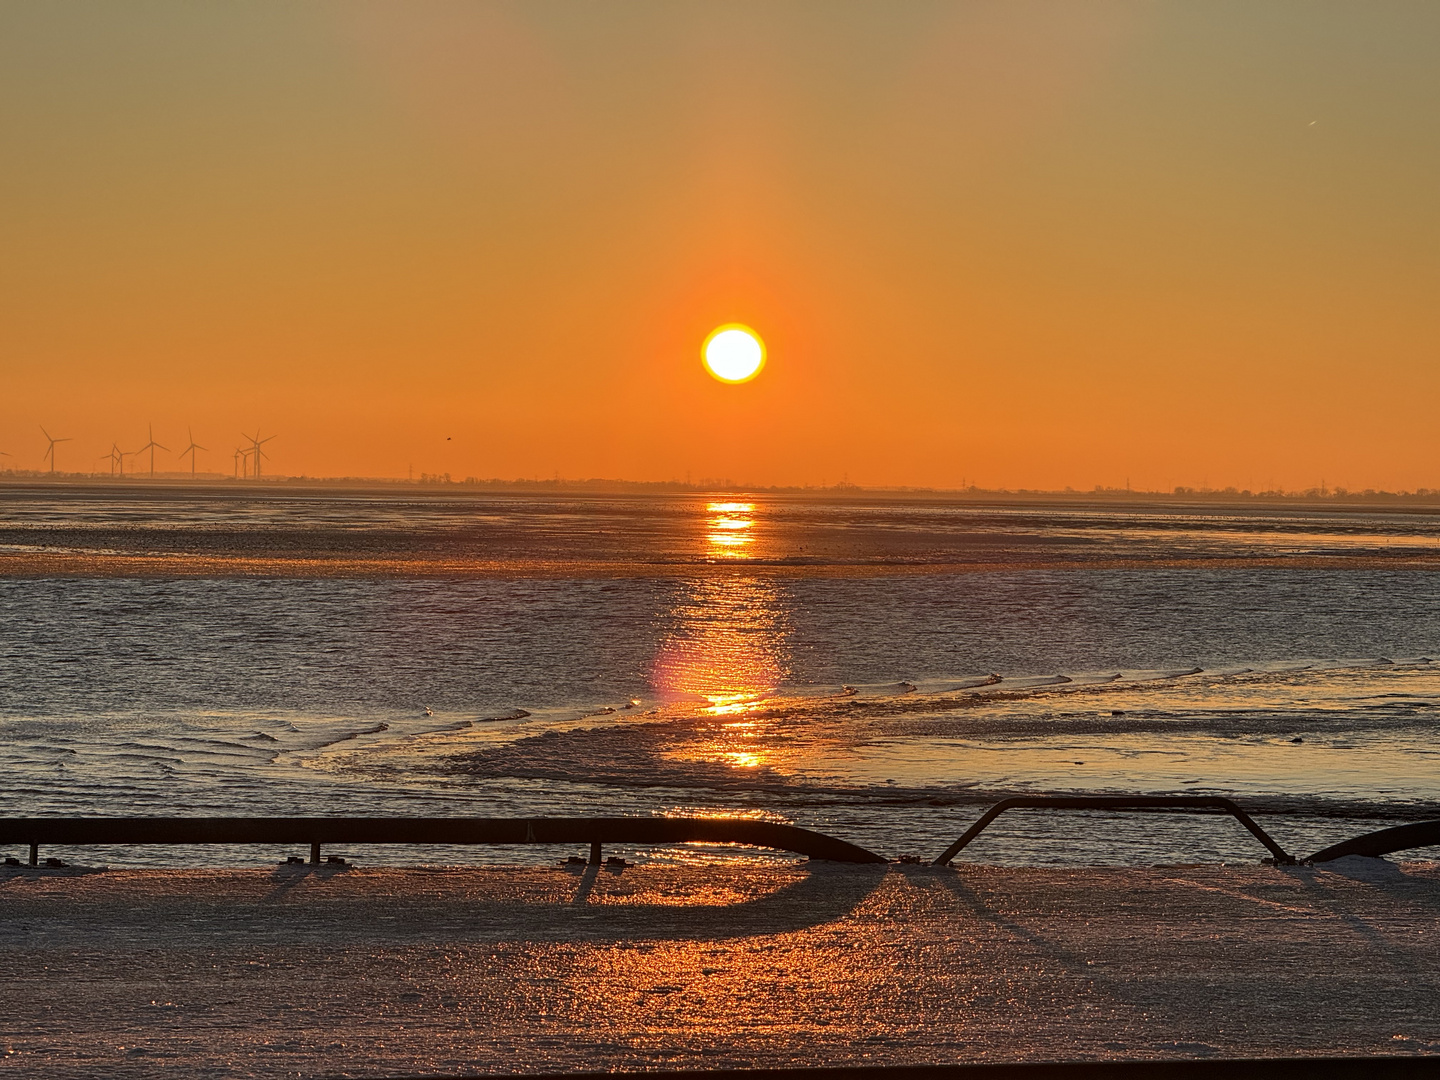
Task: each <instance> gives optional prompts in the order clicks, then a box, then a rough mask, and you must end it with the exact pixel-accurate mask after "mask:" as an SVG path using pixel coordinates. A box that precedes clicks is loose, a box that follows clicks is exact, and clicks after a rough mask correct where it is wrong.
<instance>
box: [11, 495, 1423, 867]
mask: <svg viewBox="0 0 1440 1080" xmlns="http://www.w3.org/2000/svg"><path fill="white" fill-rule="evenodd" d="M0 509H3V516H0V658H3V666H0V768H3V769H4V770H5V773H6V775H7V777H8V779H9V782H8V784H7V786H6V789H5V790H4V791H3V792H0V811H3V812H6V813H11V814H19V813H25V814H78V813H103V814H173V813H214V814H296V815H311V814H328V813H344V814H391V813H393V814H406V813H408V814H482V815H493V816H499V815H535V814H540V813H551V814H570V815H583V814H614V813H642V814H644V813H752V814H761V815H764V816H766V817H770V818H773V819H775V820H780V821H789V822H793V823H796V824H801V825H805V826H809V827H812V828H818V829H821V830H824V831H830V832H833V833H835V834H836V835H840V836H843V837H844V838H846V839H849V840H852V841H854V842H856V843H861V844H864V845H866V846H869V847H872V848H874V849H875V850H878V851H880V852H882V853H884V854H887V855H898V854H900V853H903V852H916V853H920V854H933V853H934V852H937V851H938V850H940V849H942V848H943V847H944V846H945V845H946V844H948V843H949V841H950V840H952V839H954V837H955V835H957V834H958V832H960V831H962V830H963V828H964V826H965V825H966V824H968V822H969V821H970V820H973V819H974V817H975V816H976V815H977V814H978V813H979V812H980V809H981V807H982V806H983V805H984V804H985V803H987V802H989V801H992V800H994V799H997V798H1000V797H1003V796H1004V795H1007V794H1013V793H1043V792H1086V791H1093V792H1140V791H1143V792H1178V793H1205V794H1212V793H1218V794H1226V795H1232V796H1235V797H1237V798H1241V799H1242V800H1244V801H1245V803H1246V805H1247V806H1249V807H1251V808H1252V809H1254V810H1255V811H1256V812H1257V813H1260V814H1263V815H1267V818H1266V821H1267V825H1268V826H1269V827H1270V828H1271V829H1272V831H1274V832H1275V834H1276V835H1277V838H1279V839H1281V841H1282V843H1285V844H1286V845H1287V846H1289V847H1292V848H1294V849H1296V850H1297V851H1301V852H1304V851H1307V850H1313V849H1315V848H1318V847H1320V846H1324V844H1327V843H1330V842H1332V841H1334V840H1338V839H1341V838H1344V837H1346V836H1350V835H1354V834H1355V833H1357V832H1363V831H1368V830H1369V829H1371V828H1378V827H1381V826H1382V825H1384V824H1390V823H1394V822H1396V821H1400V820H1409V819H1413V818H1416V817H1426V816H1434V813H1433V808H1434V807H1435V805H1436V804H1437V803H1440V769H1437V767H1436V766H1437V764H1440V762H1437V750H1436V747H1435V733H1436V718H1437V711H1436V710H1437V702H1440V696H1437V695H1440V664H1437V663H1434V662H1433V661H1432V659H1431V657H1432V656H1434V657H1440V617H1437V615H1440V576H1437V574H1436V573H1435V570H1434V567H1435V566H1440V563H1435V564H1431V563H1430V562H1427V561H1426V560H1427V559H1429V558H1430V555H1429V554H1427V553H1428V552H1430V551H1431V549H1432V548H1433V546H1434V542H1435V540H1436V538H1437V536H1440V526H1437V523H1436V518H1435V516H1434V515H1431V514H1429V513H1427V512H1423V510H1419V509H1414V508H1412V509H1408V510H1403V511H1401V510H1396V511H1393V512H1376V511H1372V510H1354V509H1351V510H1343V509H1341V510H1331V509H1320V508H1316V507H1313V506H1311V507H1304V506H1293V507H1281V508H1273V507H1272V508H1259V509H1253V508H1252V509H1235V508H1223V507H1221V508H1203V507H1202V508H1198V509H1197V508H1195V507H1163V506H1155V505H1128V506H1115V505H1098V504H1086V503H1076V504H1074V505H1064V506H1062V505H1018V504H1017V505H971V504H946V503H941V502H937V501H934V500H930V501H926V500H923V499H918V498H917V499H904V498H898V497H897V498H893V499H890V500H888V501H887V500H884V499H877V498H874V497H864V498H859V497H856V498H846V499H841V498H834V499H827V498H821V497H813V498H800V497H793V496H791V497H782V496H766V495H758V494H757V495H753V496H746V497H736V496H723V497H720V496H717V497H711V498H696V497H694V496H690V495H685V496H664V497H662V496H655V497H643V498H642V497H624V498H622V497H616V496H600V495H596V496H593V497H579V496H560V495H556V496H554V497H539V496H533V495H526V496H518V495H517V496H502V495H496V494H487V493H484V492H476V493H472V494H468V495H465V496H464V497H459V496H451V495H446V496H423V495H421V494H406V495H405V496H404V497H399V496H396V495H393V494H385V493H375V492H370V493H343V492H339V493H323V492H320V493H317V492H304V491H296V492H287V491H283V490H277V491H275V492H266V493H259V494H257V493H256V492H255V491H253V490H250V491H247V490H245V489H243V488H236V489H234V490H229V491H218V492H212V493H204V494H198V495H197V494H193V493H191V494H186V493H183V492H162V491H156V490H146V489H144V488H141V487H138V486H137V487H127V488H123V489H121V488H115V489H110V488H99V489H96V490H95V491H93V492H91V493H89V494H86V493H84V492H78V493H77V492H67V493H66V494H65V495H64V497H60V496H58V495H56V494H55V493H54V492H48V491H46V490H44V489H33V490H32V489H25V490H15V489H7V490H6V491H4V492H3V501H0ZM272 854H273V853H267V852H254V851H246V852H241V851H229V852H217V853H213V857H214V858H216V859H217V860H220V861H227V860H231V861H234V860H238V861H241V862H248V863H252V864H253V863H254V862H255V861H259V860H263V859H268V858H270V857H271V855H272ZM366 854H367V856H368V857H370V858H372V859H382V860H393V859H400V860H402V861H405V860H419V861H441V862H451V861H464V860H475V859H479V860H485V859H493V858H499V857H502V856H501V855H500V854H498V853H487V852H458V851H453V850H451V851H442V850H436V851H429V850H425V851H414V852H399V853H397V852H394V851H374V852H369V853H366ZM555 854H556V853H554V852H548V851H545V852H541V851H536V852H521V853H519V854H516V853H504V854H503V858H505V859H514V858H521V859H536V860H549V859H551V858H553V857H554V855H555ZM630 854H632V855H634V856H636V857H645V858H661V859H671V858H673V859H691V858H702V857H703V858H710V857H712V856H713V853H710V852H704V853H700V852H694V851H689V850H675V851H647V852H637V853H630ZM1257 854H1258V853H1257V852H1256V850H1255V848H1254V844H1253V841H1252V840H1251V839H1250V838H1249V837H1248V835H1246V834H1244V833H1243V831H1240V830H1238V829H1232V828H1230V827H1229V826H1228V825H1227V824H1226V823H1224V822H1219V821H1216V820H1212V819H1202V820H1198V821H1195V820H1188V819H1178V818H1174V817H1171V816H1168V815H1167V816H1164V817H1162V818H1157V817H1156V816H1154V815H1146V816H1145V817H1144V819H1143V820H1136V819H1134V818H1129V817H1122V818H1115V817H1105V818H1101V819H1096V820H1095V821H1090V820H1088V819H1085V818H1083V817H1080V818H1077V817H1075V816H1074V815H1069V816H1061V815H1051V814H1045V813H1040V812H1036V813H1029V814H1017V815H1013V817H1007V818H1005V819H1003V820H1002V821H1001V822H999V823H997V824H996V826H994V828H993V829H992V831H991V832H987V834H986V837H985V840H984V842H983V843H979V844H977V845H976V846H975V847H974V848H973V849H971V850H969V851H967V853H966V857H967V858H974V859H980V860H986V861H997V862H1002V863H1037V862H1038V863H1050V862H1069V863H1072V864H1074V863H1081V862H1097V861H1099V862H1107V861H1119V862H1136V863H1145V862H1154V861H1169V860H1175V859H1186V858H1191V857H1195V858H1201V857H1203V858H1210V859H1221V858H1240V857H1255V856H1256V855H1257ZM92 855H93V856H94V857H96V858H104V859H105V860H107V861H111V862H114V863H117V864H123V863H125V862H127V861H139V862H146V861H153V860H162V861H166V860H169V861H173V860H174V858H175V857H176V856H175V853H173V852H151V851H143V850H141V851H130V852H119V851H110V852H100V853H92Z"/></svg>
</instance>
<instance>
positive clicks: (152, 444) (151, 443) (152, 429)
mask: <svg viewBox="0 0 1440 1080" xmlns="http://www.w3.org/2000/svg"><path fill="white" fill-rule="evenodd" d="M149 431H150V441H149V442H148V443H146V444H145V445H144V446H142V447H140V449H139V450H136V451H135V453H137V454H143V453H144V452H145V451H146V450H149V451H150V479H152V480H153V479H155V451H156V450H164V451H165V452H166V453H167V454H168V453H169V452H170V448H169V447H168V446H161V445H160V444H159V443H158V442H156V441H155V425H154V424H151V425H150V427H149Z"/></svg>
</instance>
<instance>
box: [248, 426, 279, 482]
mask: <svg viewBox="0 0 1440 1080" xmlns="http://www.w3.org/2000/svg"><path fill="white" fill-rule="evenodd" d="M241 434H242V436H243V437H244V438H246V439H249V440H250V451H249V452H250V453H251V454H253V455H254V456H255V479H256V480H259V479H260V459H261V458H262V457H269V456H270V455H269V454H267V453H265V451H264V450H261V449H260V448H261V447H262V446H264V445H265V444H266V443H267V442H269V441H270V439H273V438H275V436H274V435H271V436H270V437H269V438H265V439H262V438H260V429H259V428H256V429H255V434H254V436H253V437H252V436H250V435H245V434H244V433H243V432H242V433H241Z"/></svg>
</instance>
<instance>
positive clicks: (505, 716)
mask: <svg viewBox="0 0 1440 1080" xmlns="http://www.w3.org/2000/svg"><path fill="white" fill-rule="evenodd" d="M612 711H613V710H612ZM529 715H530V714H529V713H528V712H526V711H525V710H524V709H511V710H510V711H509V712H507V713H502V714H501V715H500V716H482V717H479V718H478V719H477V720H476V723H480V724H495V723H499V722H500V721H501V720H524V719H525V718H526V717H527V716H529Z"/></svg>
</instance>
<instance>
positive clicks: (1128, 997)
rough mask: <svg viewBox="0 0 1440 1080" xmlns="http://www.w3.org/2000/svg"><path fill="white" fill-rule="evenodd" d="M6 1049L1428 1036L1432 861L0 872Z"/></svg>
mask: <svg viewBox="0 0 1440 1080" xmlns="http://www.w3.org/2000/svg"><path fill="white" fill-rule="evenodd" d="M0 954H3V957H4V963H3V966H0V972H3V975H0V986H3V998H4V1008H3V1009H0V1071H3V1070H6V1069H8V1070H12V1071H14V1072H15V1073H16V1074H17V1075H18V1074H20V1073H24V1074H25V1075H41V1076H94V1075H101V1074H106V1075H153V1074H155V1073H157V1072H158V1071H160V1070H161V1069H162V1068H163V1069H164V1070H165V1071H166V1072H167V1074H169V1075H172V1076H295V1075H301V1076H387V1075H414V1074H426V1073H434V1074H437V1075H444V1074H455V1073H465V1072H542V1071H559V1070H587V1071H588V1070H597V1069H616V1068H657V1067H668V1068H704V1067H734V1066H785V1065H841V1064H848V1065H859V1064H924V1063H951V1062H964V1061H1007V1060H1016V1061H1018V1060H1055V1059H1094V1058H1109V1057H1196V1056H1250V1055H1271V1054H1282V1055H1291V1054H1374V1053H1384V1054H1394V1053H1435V1054H1440V1007H1437V1002H1440V864H1436V863H1425V862H1406V863H1390V862H1385V861H1382V860H1375V859H1353V858H1352V859H1345V860H1341V861H1340V862H1338V863H1335V864H1330V865H1329V866H1328V867H1326V868H1318V867H1316V868H1311V867H1300V868H1275V867H1268V866H1257V865H1247V866H1220V865H1205V866H1176V867H1151V868H1143V869H1129V868H1110V867H1106V868H1080V869H1049V868H1047V869H1017V868H997V867H983V866H972V865H967V866H960V867H956V868H954V869H939V868H931V867H921V866H913V867H912V866H903V867H897V866H890V867H876V868H866V867H841V866H831V865H825V864H816V863H808V864H798V865H796V864H780V863H761V862H756V863H753V864H751V863H742V864H736V863H727V864H715V865H689V866H685V865H658V864H657V865H641V866H634V867H629V868H625V869H611V868H600V869H594V868H583V869H561V868H558V867H557V868H554V869H546V868H534V867H530V868H454V869H450V868H446V869H378V868H377V869H371V868H366V867H363V866H347V867H338V866H329V865H322V866H319V867H310V866H283V867H279V868H276V869H273V870H207V869H184V870H91V871H87V870H79V869H57V870H46V869H40V870H31V869H28V868H21V869H7V870H5V871H0Z"/></svg>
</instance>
